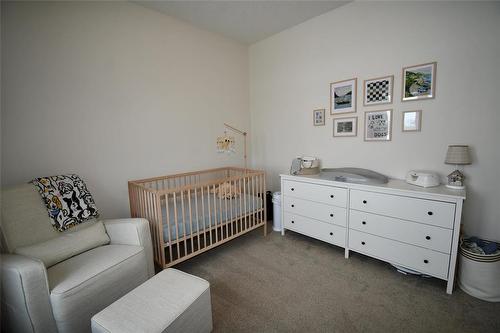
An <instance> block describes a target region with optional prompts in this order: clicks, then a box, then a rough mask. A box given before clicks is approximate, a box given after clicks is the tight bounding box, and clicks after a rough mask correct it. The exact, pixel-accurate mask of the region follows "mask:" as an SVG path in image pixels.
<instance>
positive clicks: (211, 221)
mask: <svg viewBox="0 0 500 333" xmlns="http://www.w3.org/2000/svg"><path fill="white" fill-rule="evenodd" d="M231 203H232V204H231ZM176 206H177V219H176V218H175V214H174V201H173V199H172V198H170V199H169V202H168V213H169V214H168V216H169V221H170V235H169V228H168V224H167V223H166V221H167V214H166V207H165V205H164V204H162V216H163V240H164V242H165V243H168V242H169V239H170V240H171V241H174V240H176V239H177V238H178V237H179V238H182V237H184V236H188V235H190V234H191V232H192V230H193V231H194V232H198V231H203V230H204V228H205V229H207V228H209V227H210V226H215V225H216V224H217V225H219V224H221V223H224V222H226V221H228V220H231V219H235V218H237V217H239V216H242V215H245V214H248V213H251V212H254V211H256V210H258V209H261V208H262V199H261V198H259V197H257V196H254V195H248V194H247V195H245V196H241V197H236V198H232V199H221V200H219V198H218V197H217V196H215V200H214V196H213V195H210V196H207V195H204V196H203V198H202V197H201V195H197V196H195V195H191V223H190V216H189V203H188V198H187V197H184V211H183V209H182V201H181V199H180V198H177V199H176ZM209 207H210V215H209ZM240 208H241V209H240ZM196 212H198V214H196ZM175 221H177V225H176V223H175Z"/></svg>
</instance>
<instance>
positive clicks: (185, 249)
mask: <svg viewBox="0 0 500 333" xmlns="http://www.w3.org/2000/svg"><path fill="white" fill-rule="evenodd" d="M180 194H181V210H182V211H181V213H182V214H181V217H182V239H183V243H184V255H187V254H188V248H187V231H186V230H187V229H186V226H187V223H186V219H185V217H186V210H185V209H184V191H181V192H180Z"/></svg>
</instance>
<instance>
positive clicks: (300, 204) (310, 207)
mask: <svg viewBox="0 0 500 333" xmlns="http://www.w3.org/2000/svg"><path fill="white" fill-rule="evenodd" d="M283 198H284V199H283V205H284V211H285V212H289V213H292V214H295V215H302V216H305V217H309V218H312V219H316V220H321V221H323V222H327V223H333V224H337V225H340V226H342V227H345V226H346V225H347V222H346V221H347V209H345V208H340V207H336V206H330V205H326V204H322V203H319V202H313V201H308V200H302V199H298V198H294V197H289V196H286V195H285V196H284V197H283Z"/></svg>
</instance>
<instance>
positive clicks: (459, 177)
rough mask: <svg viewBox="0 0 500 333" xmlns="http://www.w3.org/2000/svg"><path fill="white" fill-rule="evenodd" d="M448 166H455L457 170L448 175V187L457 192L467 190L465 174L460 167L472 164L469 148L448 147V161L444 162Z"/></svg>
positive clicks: (464, 146) (462, 146)
mask: <svg viewBox="0 0 500 333" xmlns="http://www.w3.org/2000/svg"><path fill="white" fill-rule="evenodd" d="M444 163H446V164H455V166H456V170H455V171H453V172H452V173H450V174H449V175H448V184H446V187H448V188H452V189H455V190H463V189H465V186H464V180H465V176H464V174H463V173H462V172H461V171H460V170H458V166H459V165H465V164H471V159H470V154H469V146H466V145H450V146H448V151H447V152H446V159H445V161H444Z"/></svg>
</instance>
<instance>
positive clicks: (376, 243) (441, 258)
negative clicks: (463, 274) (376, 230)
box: [349, 229, 450, 279]
mask: <svg viewBox="0 0 500 333" xmlns="http://www.w3.org/2000/svg"><path fill="white" fill-rule="evenodd" d="M349 249H350V250H354V251H356V252H360V253H363V254H366V255H368V256H371V257H375V258H377V259H381V260H385V261H388V262H390V263H393V264H398V265H401V266H403V267H407V268H411V269H414V270H416V271H418V272H421V273H425V274H428V275H432V276H435V277H439V278H441V279H447V277H448V263H449V260H450V256H449V255H447V254H444V253H441V252H436V251H432V250H428V249H423V248H421V247H417V246H413V245H408V244H404V243H400V242H397V241H394V240H391V239H386V238H382V237H378V236H374V235H370V234H366V233H363V232H360V231H357V230H353V229H350V230H349Z"/></svg>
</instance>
